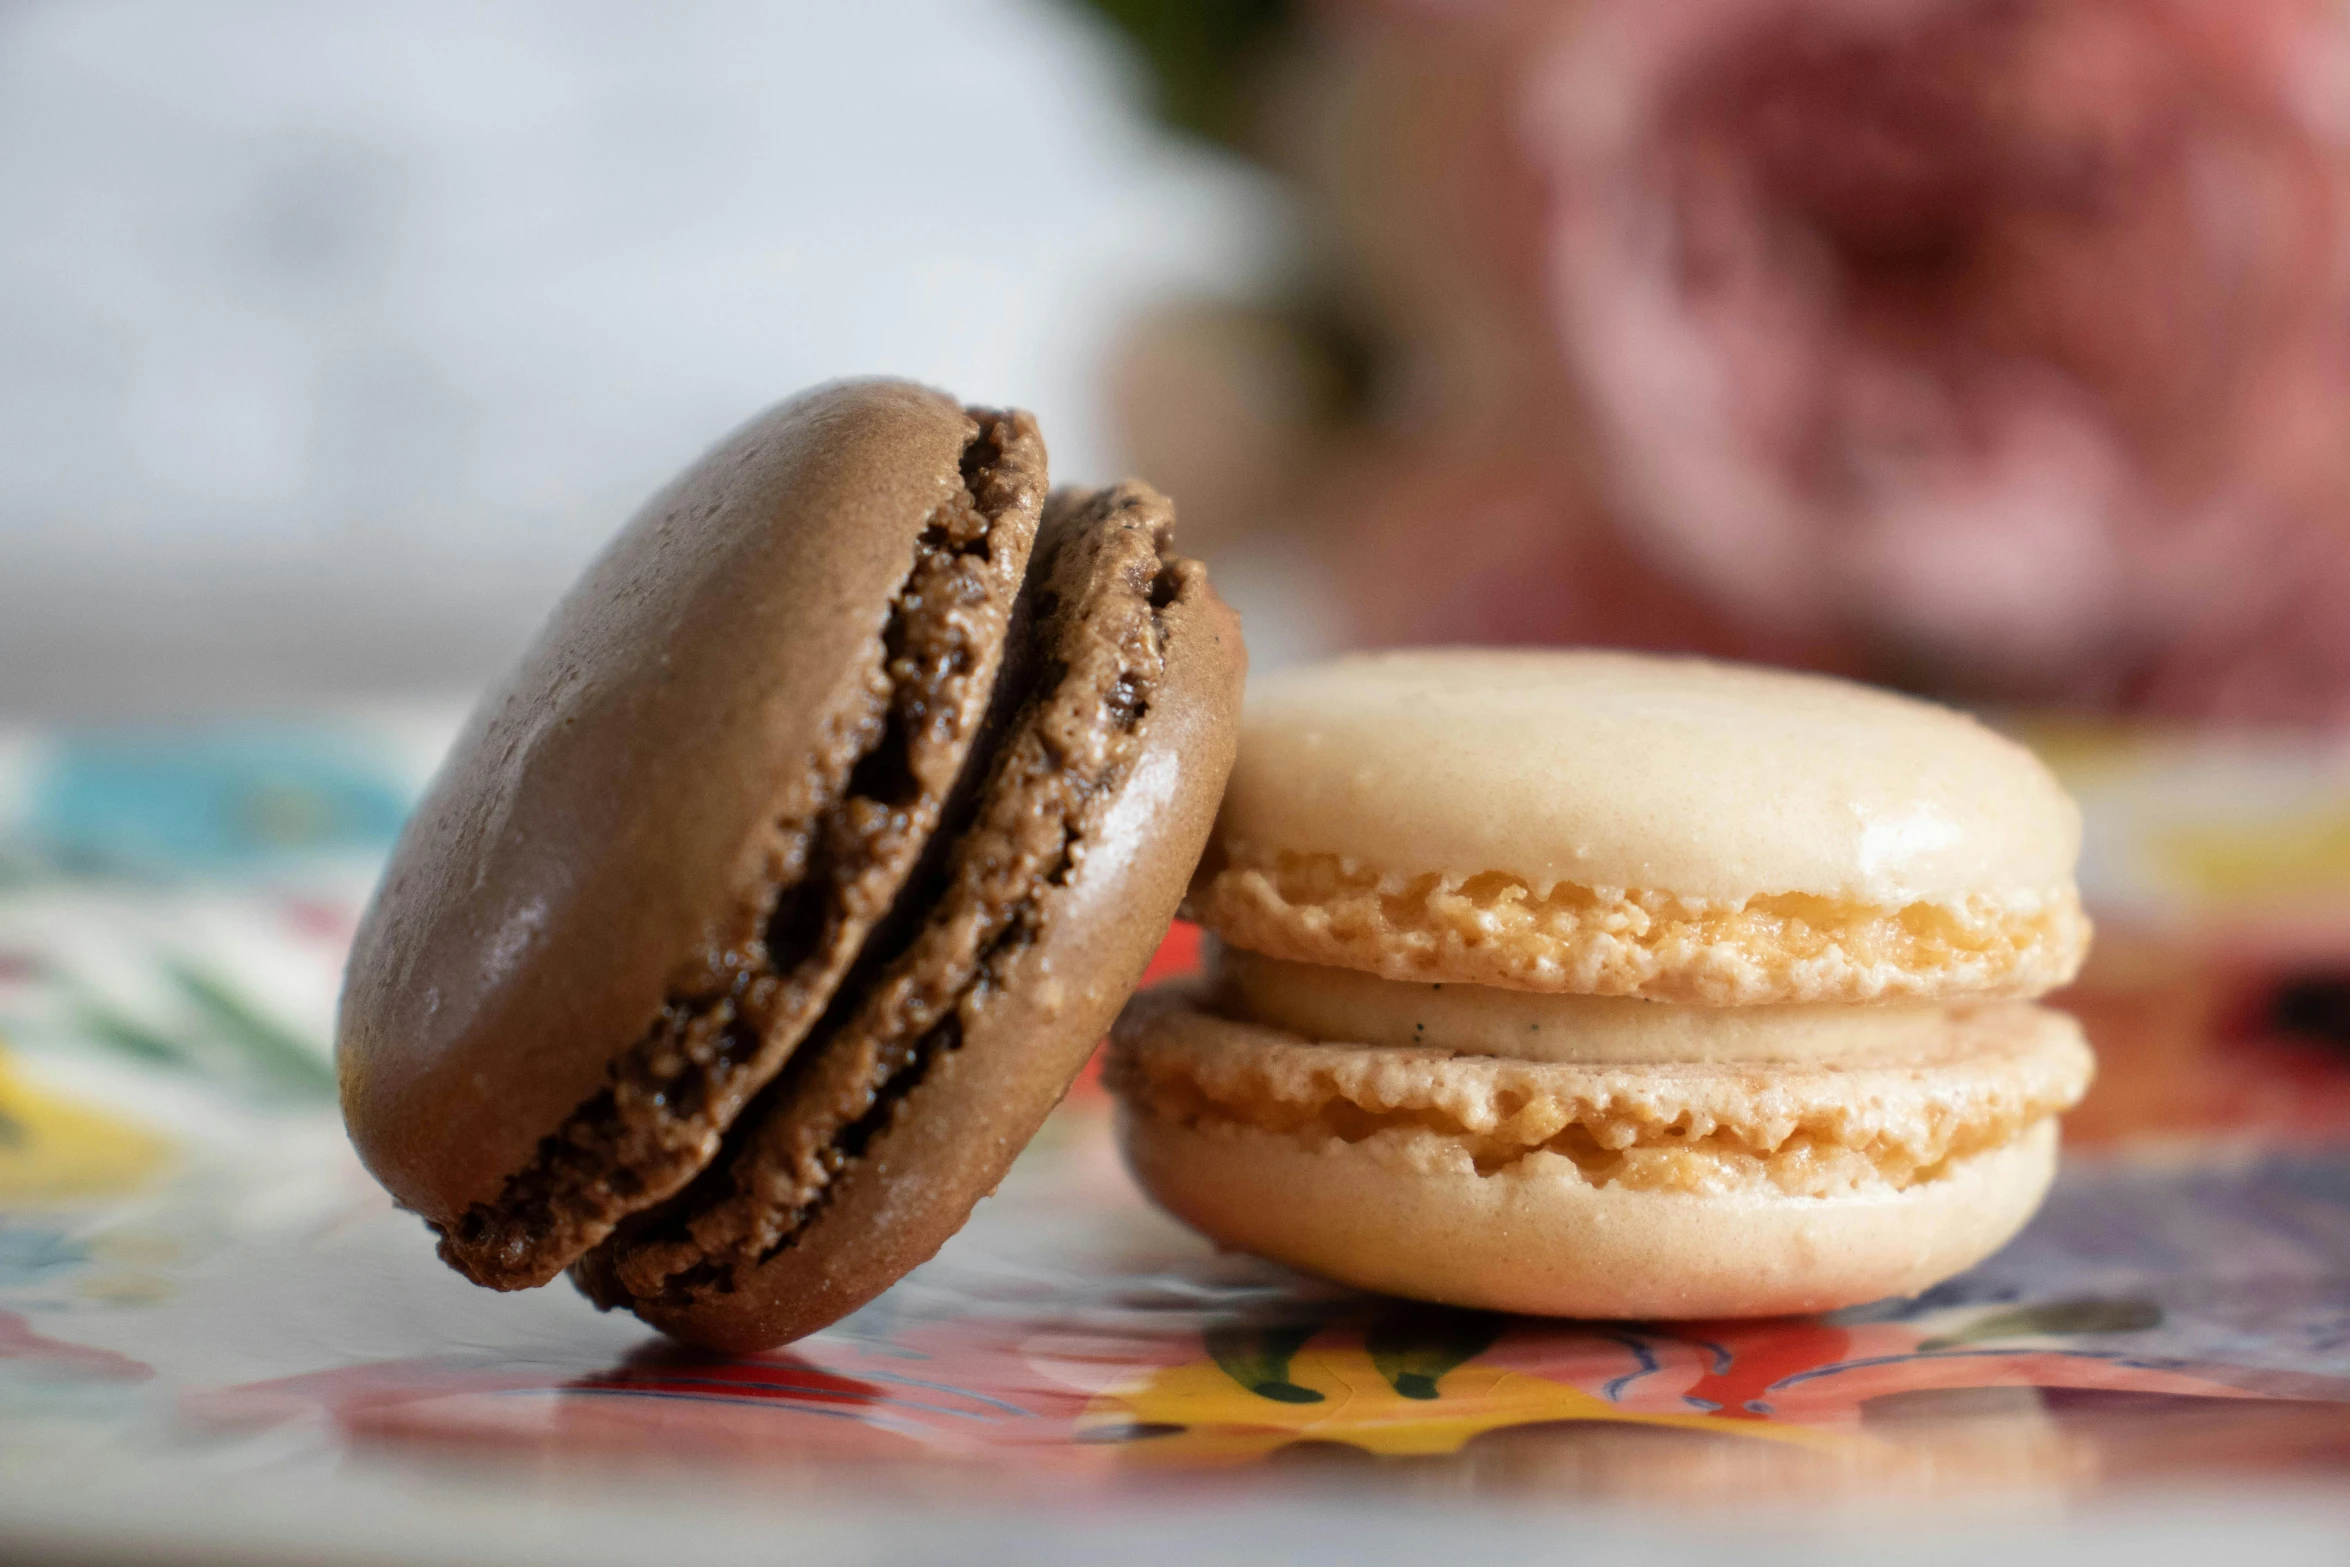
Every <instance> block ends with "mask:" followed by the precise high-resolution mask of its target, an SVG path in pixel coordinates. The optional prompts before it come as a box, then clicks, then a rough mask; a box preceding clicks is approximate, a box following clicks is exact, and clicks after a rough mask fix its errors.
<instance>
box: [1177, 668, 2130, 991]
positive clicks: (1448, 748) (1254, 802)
mask: <svg viewBox="0 0 2350 1567" xmlns="http://www.w3.org/2000/svg"><path fill="white" fill-rule="evenodd" d="M2079 849H2080V817H2079V812H2078V811H2077V809H2076V808H2075V807H2074V806H2073V803H2072V801H2071V800H2070V799H2069V798H2068V797H2067V796H2066V795H2065V793H2064V791H2063V790H2062V789H2061V788H2059V787H2058V785H2057V784H2056V782H2055V780H2054V779H2053V778H2052V777H2051V776H2050V775H2049V773H2048V771H2047V769H2046V768H2045V767H2043V766H2042V765H2041V764H2040V763H2039V761H2038V760H2037V759H2036V758H2034V757H2033V756H2032V755H2031V753H2030V752H2028V751H2026V750H2025V749H2024V748H2023V747H2021V746H2019V745H2016V744H2015V743H2014V742H2012V741H2010V740H2008V739H2006V738H2005V737H2003V736H2000V735H1998V734H1996V733H1994V732H1993V731H1991V730H1989V729H1987V728H1985V727H1984V726H1983V725H1981V724H1979V723H1977V722H1976V721H1975V720H1973V719H1972V718H1969V717H1967V716H1965V715H1963V714H1960V713H1955V712H1952V711H1949V710H1947V709H1944V708H1940V707H1935V706H1933V705H1931V704H1929V703H1924V702H1919V701H1914V700H1911V699H1908V698H1905V697H1900V696H1896V695H1894V694H1892V693H1890V692H1883V691H1875V690H1870V689H1868V688H1866V687H1861V686H1856V685H1852V684H1849V683H1847V682H1844V681H1838V680H1830V679H1826V678H1823V677H1819V676H1812V675H1800V674H1792V673H1788V672H1784V671H1777V670H1765V669H1751V668H1742V667H1737V666H1730V665H1723V664H1716V663H1710V662H1707V661H1705V660H1701V659H1693V658H1657V657H1649V656H1642V655H1635V654H1624V653H1608V652H1591V651H1547V652H1535V651H1496V650H1467V649H1437V650H1423V651H1413V652H1395V653H1380V654H1365V655H1360V656H1357V657H1352V658H1344V659H1339V660H1335V661H1333V662H1331V663H1328V664H1322V665H1317V666H1313V667H1310V668H1305V669H1299V670H1293V671H1288V672H1284V673H1283V674H1280V675H1276V676H1274V677H1272V678H1271V679H1269V680H1267V681H1265V682H1264V683H1263V684H1262V685H1261V686H1260V687H1258V688H1255V689H1252V691H1251V693H1250V698H1249V704H1248V709H1247V712H1246V715H1245V716H1244V719H1243V726H1242V740H1241V754H1240V760H1239V762H1238V763H1237V764H1236V765H1235V767H1234V770H1233V779H1232V785H1231V788H1230V790H1229V791H1228V793H1227V795H1226V798H1225V802H1224V808H1223V812H1222V815H1221V817H1220V819H1219V821H1218V823H1217V829H1216V836H1215V840H1214V842H1213V844H1212V845H1211V847H1210V850H1209V854H1208V858H1207V860H1206V862H1205V863H1204V864H1203V866H1202V868H1201V874H1200V877H1199V879H1198V880H1197V882H1196V883H1195V885H1194V887H1193V890H1192V894H1191V898H1190V903H1189V906H1190V908H1191V909H1192V911H1193V913H1194V915H1195V917H1197V918H1198V919H1199V920H1200V921H1201V923H1203V924H1205V925H1207V926H1208V927H1209V928H1211V929H1213V930H1215V931H1217V932H1219V933H1220V934H1222V935H1224V936H1225V937H1226V938H1227V939H1229V940H1230V941H1232V942H1233V943H1234V944H1235V945H1238V946H1242V947H1247V948H1250V949H1252V950H1255V951H1260V952H1264V953H1266V954H1268V955H1271V956H1275V957H1281V958H1288V959H1292V960H1296V961H1300V962H1307V963H1322V964H1331V965H1336V966H1340V967H1348V968H1357V969H1362V970H1365V971H1368V972H1372V973H1376V974H1380V975H1383V976H1385V977H1387V978H1391V979H1414V978H1424V979H1431V980H1459V981H1464V982H1471V983H1478V984H1486V985H1494V986H1500V987H1503V988H1515V989H1524V990H1544V991H1553V992H1562V993H1577V994H1598V995H1619V996H1640V997H1645V998H1647V999H1650V1000H1660V1001H1673V1002H1686V1003H1697V1004H1702V1005H1711V1006H1724V1005H1753V1004H1760V1003H1781V1002H1862V1001H1874V1000H1879V999H1885V998H1904V997H1905V998H1911V999H1949V998H1955V997H1963V996H1990V995H2032V994H2037V993H2039V992H2041V991H2045V990H2047V989H2049V988H2051V987H2053V986H2054V985H2057V984H2060V983H2063V982H2064V981H2065V980H2067V979H2069V978H2070V977H2071V976H2072V974H2073V972H2074V971H2075V970H2076V969H2077V967H2078V966H2079V963H2080V960H2081V956H2082V954H2083V952H2084V951H2085V950H2086V947H2087V941H2088V926H2087V922H2086V921H2085V920H2084V919H2083V918H2082V915H2081V910H2080V902H2079V897H2078V893H2077V892H2076V890H2075V888H2074V886H2073V877H2072V866H2073V861H2074V859H2075V858H2076V857H2077V855H2078V853H2079Z"/></svg>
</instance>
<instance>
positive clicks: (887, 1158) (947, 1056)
mask: <svg viewBox="0 0 2350 1567" xmlns="http://www.w3.org/2000/svg"><path fill="white" fill-rule="evenodd" d="M1171 521H1172V517H1171V510H1170V508H1169V507H1168V506H1167V503H1166V502H1165V501H1164V500H1163V499H1161V498H1160V497H1159V496H1157V495H1156V494H1154V493H1152V492H1151V491H1149V490H1147V489H1146V488H1144V487H1142V486H1139V485H1131V484H1130V485H1121V486H1119V487H1117V488H1116V489H1113V490H1107V491H1099V492H1094V493H1092V494H1090V495H1083V496H1070V495H1061V496H1056V497H1055V498H1054V501H1053V503H1052V504H1051V505H1050V506H1049V507H1048V508H1047V515H1046V520H1045V525H1044V529H1043V531H1042V534H1041V535H1040V541H1039V545H1038V555H1037V565H1038V569H1037V572H1036V573H1035V575H1036V577H1037V578H1038V581H1037V584H1036V588H1035V593H1036V601H1035V602H1036V615H1035V625H1034V629H1035V637H1036V654H1037V662H1038V664H1039V665H1040V666H1041V675H1040V681H1039V685H1038V688H1037V689H1036V691H1035V692H1034V693H1033V694H1032V695H1031V696H1030V697H1029V699H1028V700H1027V702H1026V705H1025V706H1024V708H1023V709H1022V710H1021V711H1020V713H1019V714H1018V716H1017V717H1016V718H1015V719H1014V720H1013V721H1012V725H1011V727H1010V729H1009V731H1008V733H1007V734H1006V736H1005V739H1004V741H1003V744H1002V747H1001V749H1000V751H999V753H998V755H997V757H996V759H995V761H994V763H993V765H992V769H991V771H990V773H989V776H988V779H987V781H986V783H985V785H984V786H983V789H982V792H981V795H980V798H979V800H978V803H977V806H976V809H975V811H974V813H973V820H972V822H971V825H970V826H969V828H968V829H966V830H965V831H964V833H963V835H962V836H961V837H960V838H959V839H958V841H957V843H956V845H955V848H954V851H953V860H952V864H951V866H950V867H949V869H948V871H947V874H946V877H945V885H944V887H943V888H942V889H941V890H940V892H939V894H938V895H937V897H936V899H935V901H933V902H932V903H931V904H930V905H929V907H928V909H927V911H926V915H925V918H924V920H923V923H922V925H921V928H920V929H919V930H918V931H917V932H916V933H915V934H914V935H913V936H912V938H911V939H910V940H909V941H908V942H907V944H906V946H905V949H904V950H903V951H902V952H901V953H899V954H897V955H896V956H895V957H894V958H892V959H891V960H889V961H888V962H887V963H886V965H885V966H884V967H883V969H882V971H881V972H880V973H879V974H878V975H877V976H876V978H875V979H874V982H873V984H872V985H871V987H870V989H867V990H864V991H862V992H861V993H860V994H859V995H858V996H856V997H849V998H844V1000H843V1002H842V1003H841V1005H840V1006H839V1007H837V1008H836V1015H835V1017H833V1018H830V1019H828V1020H827V1023H826V1025H825V1027H824V1029H823V1030H822V1031H821V1032H820V1033H819V1034H818V1035H817V1036H815V1037H812V1038H811V1039H810V1040H809V1041H808V1043H807V1044H806V1045H805V1046H804V1047H803V1048H802V1051H801V1054H800V1056H799V1058H798V1059H797V1060H796V1061H795V1063H794V1065H793V1066H792V1068H791V1069H790V1070H789V1071H788V1072H787V1073H786V1074H785V1075H784V1076H783V1077H782V1078H780V1079H779V1080H778V1081H777V1082H776V1083H775V1084H774V1085H773V1086H772V1087H771V1088H770V1089H769V1090H768V1091H767V1092H766V1093H765V1094H763V1095H762V1096H761V1097H760V1099H759V1100H758V1101H757V1102H755V1103H754V1104H753V1106H752V1107H751V1108H750V1109H749V1110H748V1111H746V1112H745V1114H744V1116H743V1118H742V1121H741V1124H740V1125H739V1126H738V1128H737V1130H736V1132H735V1133H734V1135H733V1136H732V1137H730V1138H729V1140H728V1152H727V1154H726V1155H725V1156H724V1157H723V1158H722V1159H721V1160H720V1161H719V1162H718V1163H716V1164H714V1165H713V1166H712V1167H711V1169H710V1171H709V1172H708V1173H707V1174H706V1175H705V1176H704V1177H703V1178H702V1179H701V1180H700V1181H697V1182H695V1183H694V1184H693V1185H692V1186H690V1187H689V1188H687V1189H686V1191H685V1192H684V1193H682V1194H680V1196H679V1197H678V1198H676V1199H675V1200H673V1201H672V1202H671V1203H670V1204H668V1205H667V1206H666V1207H664V1208H663V1209H660V1210H656V1211H654V1212H651V1213H647V1214H644V1215H642V1216H640V1217H639V1218H637V1219H635V1220H632V1221H631V1222H630V1223H629V1224H628V1225H626V1226H624V1227H623V1228H622V1229H621V1230H620V1231H619V1232H618V1233H617V1234H615V1236H614V1237H613V1238H612V1240H610V1241H609V1242H607V1243H606V1244H605V1245H604V1246H602V1247H600V1248H599V1249H598V1250H597V1251H595V1252H593V1253H591V1254H590V1255H589V1256H588V1257H586V1258H584V1259H582V1261H581V1262H580V1263H579V1264H578V1265H577V1266H576V1267H575V1268H574V1270H573V1271H574V1277H575V1278H576V1279H577V1280H578V1281H579V1283H580V1285H581V1287H582V1289H584V1290H585V1291H586V1292H587V1293H588V1294H589V1295H590V1296H591V1297H593V1298H594V1299H596V1300H597V1301H598V1303H599V1304H602V1305H605V1306H620V1305H625V1306H628V1307H630V1308H631V1309H633V1310H635V1311H636V1312H637V1313H638V1315H640V1316H642V1317H643V1318H644V1319H645V1320H647V1321H648V1322H651V1323H653V1324H654V1325H656V1326H658V1327H660V1328H661V1329H663V1330H664V1331H665V1332H668V1333H670V1334H672V1335H674V1336H676V1337H679V1338H682V1339H686V1340H689V1341H691V1342H694V1343H698V1344H703V1345H706V1346H709V1347H712V1348H717V1349H725V1350H733V1351H748V1350H755V1349H761V1348H766V1347H768V1346H771V1345H774V1344H777V1343H781V1342H784V1341H786V1340H789V1339H793V1338H797V1337H799V1336H801V1335H803V1334H806V1333H809V1332H813V1331H815V1330H816V1329H818V1328H821V1327H823V1326H825V1325H827V1324H829V1323H831V1322H834V1321H837V1320H838V1319H839V1318H841V1317H842V1316H845V1315H846V1314H848V1313H849V1312H850V1311H853V1310H855V1309H856V1308H857V1307H859V1306H861V1305H863V1304H864V1303H865V1302H867V1301H868V1300H871V1299H872V1298H873V1297H874V1296H875V1295H877V1294H879V1293H880V1292H881V1291H882V1290H883V1289H885V1288H887V1287H888V1286H889V1285H890V1284H891V1283H893V1282H894V1281H895V1280H897V1279H898V1278H899V1277H901V1276H902V1275H903V1274H905V1273H906V1272H907V1271H909V1270H910V1269H912V1268H914V1267H915V1266H917V1265H919V1264H920V1263H921V1262H923V1261H925V1260H927V1259H928V1258H929V1257H930V1256H932V1255H933V1254H934V1253H935V1252H936V1251H937V1249H938V1248H939V1247H940V1246H941V1245H942V1244H944V1243H945V1241H946V1240H947V1238H948V1237H949V1236H951V1235H952V1234H953V1233H954V1232H955V1231H956V1230H957V1229H958V1228H959V1227H960V1226H961V1225H962V1223H963V1222H964V1220H965V1218H966V1217H968V1215H969V1212H970V1210H971V1208H972V1206H973V1205H974V1204H975V1203H976V1202H977V1201H978V1200H979V1199H980V1198H981V1197H982V1196H984V1195H986V1194H987V1193H988V1192H989V1191H991V1190H993V1189H994V1187H995V1185H996V1183H997V1182H998V1181H999V1180H1001V1179H1002V1177H1003V1174H1004V1171H1005V1170H1006V1169H1007V1168H1008V1167H1009V1165H1010V1164H1011V1162H1012V1159H1013V1157H1014V1155H1016V1154H1017V1153H1018V1152H1019V1150H1020V1148H1021V1147H1022V1146H1023V1145H1024V1144H1025V1143H1026V1142H1027V1141H1028V1139H1029V1138H1030V1137H1031V1136H1032V1135H1033V1134H1034V1133H1035V1131H1036V1128H1037V1127H1038V1125H1039V1124H1040V1123H1041V1122H1042V1121H1043V1119H1044V1116H1045V1114H1046V1113H1047V1112H1048V1111H1049V1110H1050V1109H1051V1108H1052V1106H1053V1104H1054V1103H1056V1102H1057V1101H1058V1100H1059V1098H1060V1096H1061V1095H1062V1094H1063V1093H1064V1092H1065V1091H1066V1090H1067V1087H1068V1084H1069V1082H1070V1080H1071V1078H1072V1077H1073V1076H1074V1075H1075V1074H1076V1072H1077V1071H1078V1069H1079V1068H1080V1067H1081V1066H1082V1065H1083V1064H1084V1062H1085V1059H1086V1057H1087V1055H1088V1054H1089V1053H1090V1052H1091V1050H1092V1048H1093V1046H1094V1044H1095V1042H1096V1041H1097V1040H1098V1039H1099V1038H1100V1037H1101V1035H1102V1033H1103V1031H1104V1030H1105V1029H1106V1028H1107V1027H1108V1025H1109V1023H1110V1021H1111V1020H1112V1018H1113V1017H1115V1015H1116V1014H1117V1011H1118V1008H1119V1006H1120V1004H1121V1003H1122V1002H1123V1001H1124V1000H1125V998H1126V996H1127V994H1128V993H1129V992H1130V991H1131V990H1132V988H1133V985H1134V983H1135V981H1136V980H1137V979H1138V978H1139V976H1140V974H1141V972H1142V969H1143V968H1144V966H1145V965H1146V964H1147V963H1148V962H1149V960H1150V956H1151V954H1152V952H1153V951H1154V950H1155V948H1156V946H1157V943H1158V941H1159V939H1160V937H1161V936H1162V935H1163V934H1164V932H1165V929H1166V924H1167V921H1168V919H1169V918H1170V916H1171V915H1172V914H1173V912H1174V909H1175V905H1176V902H1177V901H1178V899H1179V897H1180V895H1181V893H1182V890H1183V887H1184V884H1185V882H1186V880H1187V878H1188V877H1189V874H1190V871H1191V869H1192V866H1193V865H1194V864H1195V863H1196V861H1197V859H1198V856H1199V852H1200V849H1201V846H1202V845H1203V844H1204V843H1205V842H1206V839H1207V835H1208V831H1209V829H1210V827H1211V825H1212V823H1213V820H1214V815H1215V811H1216V806H1217V802H1218V800H1219V799H1220V797H1221V794H1222V791H1223V785H1224V779H1225V776H1226V774H1227V773H1228V772H1229V770H1230V767H1231V763H1232V758H1233V753H1234V748H1235V744H1236V727H1235V723H1234V717H1235V715H1236V713H1237V711H1238V707H1239V699H1240V686H1241V681H1242V678H1243V675H1244V674H1245V669H1246V655H1245V653H1244V651H1243V648H1242V643H1241V638H1240V631H1239V624H1238V620H1237V618H1236V617H1235V616H1234V615H1233V614H1232V612H1231V610H1230V609H1228V608H1227V607H1226V606H1225V605H1224V604H1223V603H1222V602H1221V601H1220V600H1219V599H1217V598H1216V596H1215V595H1214V593H1213V591H1212V590H1211V589H1210V588H1209V587H1208V585H1207V581H1206V576H1205V573H1204V571H1203V570H1202V569H1201V568H1200V567H1199V566H1198V565H1197V564H1196V563H1194V562H1191V561H1187V560H1182V559H1180V558H1177V557H1174V556H1173V555H1171V553H1170V552H1169V548H1168V543H1169V535H1170V531H1171ZM1017 663H1018V659H1017V658H1016V657H1015V659H1014V661H1013V663H1012V664H1009V665H1007V668H1008V669H1010V668H1013V667H1016V665H1017ZM1006 678H1007V679H1010V678H1013V677H1012V676H1011V675H1010V674H1007V677H1006Z"/></svg>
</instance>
